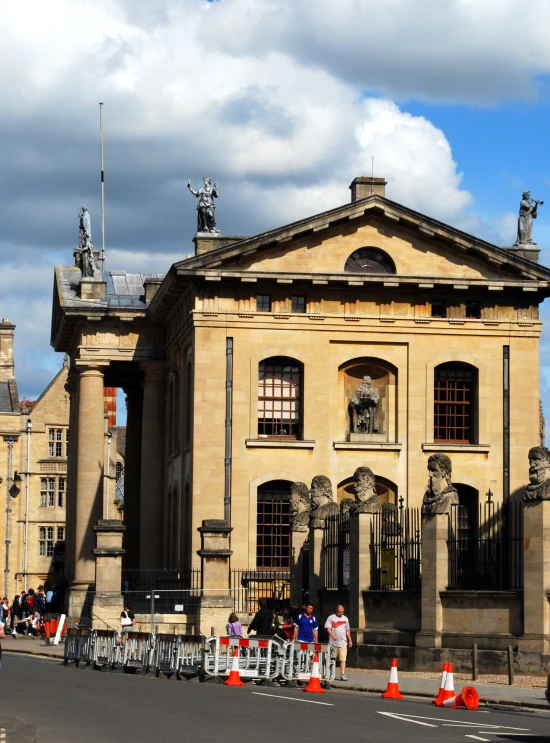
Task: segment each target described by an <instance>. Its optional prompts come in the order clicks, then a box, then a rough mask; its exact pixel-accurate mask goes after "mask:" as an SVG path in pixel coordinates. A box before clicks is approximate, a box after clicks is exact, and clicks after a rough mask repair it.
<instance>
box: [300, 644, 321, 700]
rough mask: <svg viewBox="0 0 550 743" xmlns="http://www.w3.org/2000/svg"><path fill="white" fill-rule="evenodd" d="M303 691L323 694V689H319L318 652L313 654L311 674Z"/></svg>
mask: <svg viewBox="0 0 550 743" xmlns="http://www.w3.org/2000/svg"><path fill="white" fill-rule="evenodd" d="M304 691H310V692H313V693H315V694H324V693H325V690H324V689H321V678H320V676H319V653H315V655H314V656H313V667H312V669H311V676H310V677H309V683H308V685H307V686H306V687H304Z"/></svg>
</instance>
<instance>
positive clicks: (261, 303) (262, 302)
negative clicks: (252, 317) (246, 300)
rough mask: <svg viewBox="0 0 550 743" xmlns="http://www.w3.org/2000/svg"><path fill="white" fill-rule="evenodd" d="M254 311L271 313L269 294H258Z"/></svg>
mask: <svg viewBox="0 0 550 743" xmlns="http://www.w3.org/2000/svg"><path fill="white" fill-rule="evenodd" d="M256 310H257V311H258V312H271V296H270V295H269V294H258V295H257V296H256Z"/></svg>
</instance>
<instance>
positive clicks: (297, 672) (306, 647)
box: [280, 642, 336, 683]
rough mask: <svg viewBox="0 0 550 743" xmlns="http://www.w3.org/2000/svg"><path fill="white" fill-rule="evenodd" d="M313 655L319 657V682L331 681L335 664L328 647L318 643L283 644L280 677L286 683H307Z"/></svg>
mask: <svg viewBox="0 0 550 743" xmlns="http://www.w3.org/2000/svg"><path fill="white" fill-rule="evenodd" d="M315 653H317V655H318V657H319V676H320V678H321V682H326V683H329V682H330V681H332V680H333V679H334V676H335V672H336V662H335V661H334V660H333V659H332V657H331V648H330V645H328V644H325V643H319V642H285V644H284V646H283V654H282V658H281V663H280V673H281V676H282V677H283V678H284V679H285V680H286V681H309V678H310V676H311V670H312V667H313V657H314V655H315Z"/></svg>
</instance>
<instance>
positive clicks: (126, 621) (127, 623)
mask: <svg viewBox="0 0 550 743" xmlns="http://www.w3.org/2000/svg"><path fill="white" fill-rule="evenodd" d="M135 623H136V615H135V614H134V612H133V611H132V606H131V605H130V604H124V611H122V612H121V614H120V634H121V637H120V644H121V645H124V643H125V642H126V635H127V634H128V632H131V631H132V627H133V626H134V624H135Z"/></svg>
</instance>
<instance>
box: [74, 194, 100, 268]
mask: <svg viewBox="0 0 550 743" xmlns="http://www.w3.org/2000/svg"><path fill="white" fill-rule="evenodd" d="M78 222H79V234H78V248H77V249H76V250H75V251H74V262H75V266H76V267H77V268H80V272H81V274H82V278H89V279H93V278H94V272H95V270H96V265H95V261H94V246H93V243H92V220H91V219H90V212H89V211H88V207H87V206H83V207H81V209H80V212H79V214H78Z"/></svg>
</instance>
